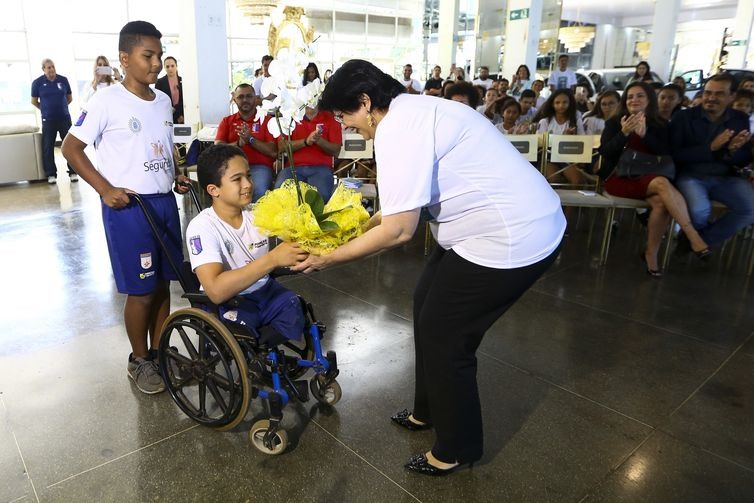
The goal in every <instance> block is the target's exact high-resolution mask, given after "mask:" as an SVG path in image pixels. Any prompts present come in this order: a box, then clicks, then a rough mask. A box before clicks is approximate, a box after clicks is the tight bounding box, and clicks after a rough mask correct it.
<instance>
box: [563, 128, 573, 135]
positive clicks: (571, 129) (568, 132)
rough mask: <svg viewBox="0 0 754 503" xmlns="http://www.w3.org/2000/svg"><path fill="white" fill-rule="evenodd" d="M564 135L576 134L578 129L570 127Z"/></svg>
mask: <svg viewBox="0 0 754 503" xmlns="http://www.w3.org/2000/svg"><path fill="white" fill-rule="evenodd" d="M564 134H576V128H575V127H569V128H568V129H566V130H565V132H564Z"/></svg>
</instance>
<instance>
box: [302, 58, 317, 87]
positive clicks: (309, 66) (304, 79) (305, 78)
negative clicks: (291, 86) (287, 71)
mask: <svg viewBox="0 0 754 503" xmlns="http://www.w3.org/2000/svg"><path fill="white" fill-rule="evenodd" d="M309 68H314V75H315V77H314V78H316V79H319V80H320V81H321V80H322V77H320V76H319V68H317V65H315V64H314V63H309V64H308V65H306V68H305V69H304V76H303V78H302V79H301V84H302V85H306V84H308V83H309V82H311V81H309V80H307V75H308V74H309Z"/></svg>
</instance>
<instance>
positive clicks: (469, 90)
mask: <svg viewBox="0 0 754 503" xmlns="http://www.w3.org/2000/svg"><path fill="white" fill-rule="evenodd" d="M459 95H462V96H466V99H467V100H468V102H469V106H470V107H471V108H473V109H474V110H476V107H478V106H479V92H478V91H477V90H476V88H475V87H474V85H473V84H472V83H471V82H466V81H465V80H461V81H458V82H456V83H455V84H453V85H452V86H450V89H448V92H447V93H446V94H445V99H448V100H449V99H451V98H453V96H459Z"/></svg>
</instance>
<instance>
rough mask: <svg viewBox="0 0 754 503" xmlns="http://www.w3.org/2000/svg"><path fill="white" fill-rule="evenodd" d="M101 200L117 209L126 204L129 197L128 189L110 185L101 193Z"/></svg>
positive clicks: (129, 199)
mask: <svg viewBox="0 0 754 503" xmlns="http://www.w3.org/2000/svg"><path fill="white" fill-rule="evenodd" d="M102 202H103V203H105V204H106V205H108V206H109V207H111V208H113V209H116V210H119V209H121V208H125V207H126V206H128V203H130V202H131V198H130V197H128V191H126V189H124V188H123V187H111V188H109V189H108V190H107V192H105V193H104V194H102Z"/></svg>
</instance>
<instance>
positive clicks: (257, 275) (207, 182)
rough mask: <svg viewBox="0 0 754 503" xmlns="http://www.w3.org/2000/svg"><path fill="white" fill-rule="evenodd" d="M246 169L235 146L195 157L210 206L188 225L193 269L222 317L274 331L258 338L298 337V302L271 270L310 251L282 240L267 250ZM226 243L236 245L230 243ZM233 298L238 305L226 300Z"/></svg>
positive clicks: (301, 320) (300, 315)
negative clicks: (256, 221)
mask: <svg viewBox="0 0 754 503" xmlns="http://www.w3.org/2000/svg"><path fill="white" fill-rule="evenodd" d="M248 171H249V165H248V164H247V163H246V158H245V155H244V153H243V152H242V151H241V150H240V149H239V148H237V147H235V146H233V145H213V146H211V147H209V148H208V149H206V150H205V151H204V152H202V154H201V155H200V156H199V162H198V163H197V176H198V178H199V185H200V186H201V188H202V190H204V191H206V192H207V193H208V194H209V195H210V196H211V199H212V206H211V207H209V208H206V209H205V210H203V211H202V212H201V213H199V214H198V215H197V216H196V217H194V218H193V219H192V220H191V222H189V224H188V228H187V229H186V246H187V248H188V250H189V258H190V260H191V269H192V270H193V271H194V272H195V273H196V275H197V277H198V279H199V283H201V285H202V289H203V290H204V292H205V293H206V294H207V296H208V297H209V298H210V300H211V301H212V302H213V303H215V304H217V305H218V306H219V310H220V315H221V316H222V317H223V318H225V319H226V320H229V321H231V322H233V323H236V324H239V325H244V326H247V327H249V328H251V329H259V328H261V327H262V326H263V325H269V326H270V327H271V328H272V333H270V334H263V335H262V337H260V339H265V340H262V342H271V343H275V342H282V341H284V340H286V339H291V340H301V336H302V335H303V331H304V313H303V311H302V309H301V302H300V301H299V300H298V297H297V296H296V294H295V293H293V292H291V291H290V290H288V289H287V288H285V287H283V286H282V285H280V283H278V282H277V281H275V280H274V279H272V278H271V277H270V273H271V272H272V271H273V270H274V269H276V268H278V267H290V266H293V265H296V264H298V263H299V262H301V261H302V260H304V259H305V258H306V257H307V256H308V254H307V253H306V252H305V251H304V250H302V249H301V248H300V247H299V245H298V244H296V243H280V244H279V245H277V246H276V247H275V248H274V249H272V250H271V251H270V250H269V248H268V246H267V237H266V236H263V235H262V234H261V233H260V232H259V230H258V229H257V228H256V227H255V226H254V217H253V216H252V214H251V212H250V211H248V210H247V209H246V208H247V206H248V205H249V203H250V202H251V192H252V189H253V181H252V180H251V179H249V175H248ZM229 242H231V243H234V244H235V245H236V246H228V243H229ZM236 296H238V297H239V303H238V305H237V306H236V305H234V306H232V307H231V306H229V305H226V304H225V303H226V302H228V301H229V300H230V299H232V298H233V297H236Z"/></svg>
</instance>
